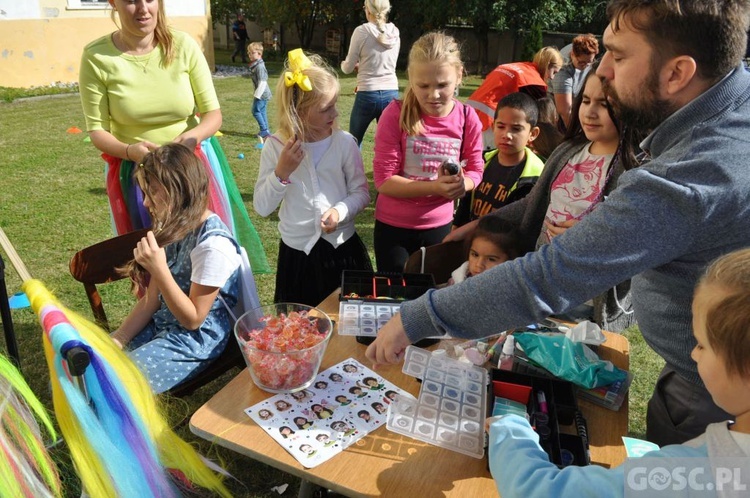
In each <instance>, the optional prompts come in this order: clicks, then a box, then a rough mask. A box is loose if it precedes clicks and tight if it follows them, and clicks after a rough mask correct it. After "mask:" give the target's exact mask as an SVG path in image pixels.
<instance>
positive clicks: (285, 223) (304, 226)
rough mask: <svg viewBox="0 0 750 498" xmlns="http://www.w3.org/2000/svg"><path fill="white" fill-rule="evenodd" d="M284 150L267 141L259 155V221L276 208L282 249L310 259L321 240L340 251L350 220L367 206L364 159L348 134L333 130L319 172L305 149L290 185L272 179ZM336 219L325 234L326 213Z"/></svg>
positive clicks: (349, 230) (351, 224)
mask: <svg viewBox="0 0 750 498" xmlns="http://www.w3.org/2000/svg"><path fill="white" fill-rule="evenodd" d="M283 147H284V145H283V143H282V141H281V140H280V139H279V137H278V136H276V135H272V136H271V139H270V140H266V143H265V145H264V146H263V151H262V152H261V155H260V172H259V173H258V180H257V182H256V183H255V195H254V196H253V207H254V208H255V211H257V213H258V214H259V215H261V216H263V217H265V216H268V215H270V214H271V213H273V212H274V211H275V210H276V208H278V207H279V204H280V205H281V207H280V209H279V232H280V233H281V239H282V240H283V241H284V243H285V244H286V245H288V246H289V247H291V248H293V249H297V250H298V251H304V252H305V254H310V251H311V250H312V248H313V246H314V245H315V244H316V243H317V242H318V239H320V238H321V237H323V238H324V239H325V240H327V241H328V242H329V243H330V244H331V245H332V246H333V247H338V246H340V245H341V244H343V243H344V242H346V241H347V240H348V239H349V237H351V236H352V235H354V217H355V216H356V215H357V213H359V212H360V211H362V210H363V209H364V208H365V207H367V205H368V204H369V203H370V191H369V187H368V186H367V177H366V176H365V170H364V166H363V165H362V155H361V154H360V151H359V147H358V146H357V142H356V141H355V140H354V137H352V136H351V135H350V134H349V133H347V132H345V131H341V130H335V131H334V132H333V134H332V135H331V145H330V146H329V147H328V149H326V150H325V152H323V154H322V156H321V157H320V160H319V162H318V165H317V167H316V166H315V164H314V162H313V158H312V154H311V152H310V149H309V147H308V146H307V145H306V144H305V145H303V148H304V150H305V155H304V158H303V159H302V162H301V163H300V165H299V166H298V167H297V169H296V170H295V171H294V172H293V173H292V174H291V175H290V176H289V184H287V185H284V184H282V183H281V182H280V181H279V179H278V178H277V177H276V173H275V170H276V164H277V162H278V160H279V155H280V154H281V150H282V149H283ZM313 147H314V146H313ZM331 207H333V208H335V209H336V211H338V214H339V224H338V227H337V229H336V230H335V231H333V232H331V233H328V234H324V233H323V231H322V229H321V227H320V222H321V219H322V218H323V213H325V212H326V211H327V210H328V209H329V208H331Z"/></svg>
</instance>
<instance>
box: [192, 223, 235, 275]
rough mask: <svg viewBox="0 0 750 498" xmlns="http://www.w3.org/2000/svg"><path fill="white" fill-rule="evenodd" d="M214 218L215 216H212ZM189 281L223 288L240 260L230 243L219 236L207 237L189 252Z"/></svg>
mask: <svg viewBox="0 0 750 498" xmlns="http://www.w3.org/2000/svg"><path fill="white" fill-rule="evenodd" d="M214 216H215V215H214ZM190 262H191V263H192V266H193V268H192V272H191V273H190V281H191V282H194V283H196V284H200V285H205V286H207V287H223V286H224V284H225V283H226V281H227V280H228V279H229V277H231V276H232V273H234V271H235V270H236V269H237V268H239V266H240V263H241V260H240V255H239V254H238V253H237V249H236V248H235V246H234V244H232V241H231V240H229V239H228V238H226V237H222V236H220V235H217V236H213V237H208V238H207V239H206V240H204V241H203V242H201V243H199V244H198V245H196V246H195V247H194V248H193V250H192V251H190Z"/></svg>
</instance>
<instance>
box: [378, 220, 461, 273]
mask: <svg viewBox="0 0 750 498" xmlns="http://www.w3.org/2000/svg"><path fill="white" fill-rule="evenodd" d="M450 231H451V224H450V223H448V224H447V225H443V226H440V227H435V228H428V229H427V230H415V229H413V228H399V227H394V226H392V225H388V224H387V223H383V222H382V221H377V220H376V221H375V232H374V239H375V240H374V245H375V263H376V265H377V267H378V271H381V272H390V273H401V272H403V271H404V265H405V264H406V260H407V259H409V256H410V255H411V253H413V252H415V251H418V250H419V248H420V247H422V246H424V247H427V246H433V245H435V244H439V243H441V242H442V241H443V239H444V238H445V236H446V235H448V233H450Z"/></svg>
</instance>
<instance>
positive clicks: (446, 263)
mask: <svg viewBox="0 0 750 498" xmlns="http://www.w3.org/2000/svg"><path fill="white" fill-rule="evenodd" d="M466 258H467V255H466V248H465V246H464V242H463V241H454V242H443V243H442V244H435V245H434V246H428V247H422V248H421V249H420V250H418V251H415V252H414V253H412V255H411V256H409V259H408V260H407V261H406V264H405V265H404V273H432V275H433V277H434V278H435V283H436V284H437V285H440V284H444V283H446V282H447V281H448V279H450V278H451V273H452V272H453V270H455V269H456V268H458V267H459V266H461V264H462V263H463V262H464V261H466Z"/></svg>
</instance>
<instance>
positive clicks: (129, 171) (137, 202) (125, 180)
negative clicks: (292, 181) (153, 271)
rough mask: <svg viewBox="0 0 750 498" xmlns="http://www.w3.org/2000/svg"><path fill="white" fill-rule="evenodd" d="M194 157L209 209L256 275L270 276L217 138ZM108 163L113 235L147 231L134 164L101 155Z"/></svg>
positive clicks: (198, 148) (206, 142)
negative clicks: (241, 249)
mask: <svg viewBox="0 0 750 498" xmlns="http://www.w3.org/2000/svg"><path fill="white" fill-rule="evenodd" d="M195 155H196V156H197V157H198V158H199V159H200V160H201V162H202V163H203V166H204V167H205V168H206V173H207V174H208V178H209V191H208V198H209V204H208V208H209V209H210V210H211V211H213V212H214V213H216V214H217V215H219V218H221V220H222V221H223V222H224V224H226V226H227V227H229V229H230V230H231V231H232V234H234V236H235V238H236V239H237V242H239V244H240V245H241V246H242V247H244V248H245V251H247V255H248V258H249V259H250V264H251V267H252V270H253V273H255V274H261V273H272V271H273V270H271V267H270V266H269V264H268V260H267V258H266V252H265V249H263V244H262V242H261V240H260V236H259V235H258V232H257V230H255V227H254V226H253V223H252V221H251V220H250V216H249V215H248V214H247V209H246V208H245V203H244V201H243V200H242V195H241V194H240V191H239V189H238V188H237V184H236V182H235V181H234V175H233V174H232V168H231V167H230V166H229V162H228V161H227V158H226V155H225V154H224V151H223V150H222V148H221V145H220V144H219V141H218V140H217V139H216V137H210V138H207V139H206V140H204V141H203V142H201V143H200V144H198V145H197V146H196V148H195ZM102 158H104V160H105V161H106V162H107V169H106V183H107V195H108V197H109V203H110V209H111V214H112V225H113V227H114V229H115V233H117V234H118V235H122V234H124V233H128V232H132V231H134V230H140V229H142V228H148V227H150V226H151V216H150V215H149V213H148V210H147V209H146V208H145V207H144V206H143V192H142V191H141V189H140V188H139V187H138V185H137V183H136V181H135V180H134V178H133V170H134V169H135V163H133V161H128V160H124V159H120V158H118V157H113V156H110V155H107V154H102Z"/></svg>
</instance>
